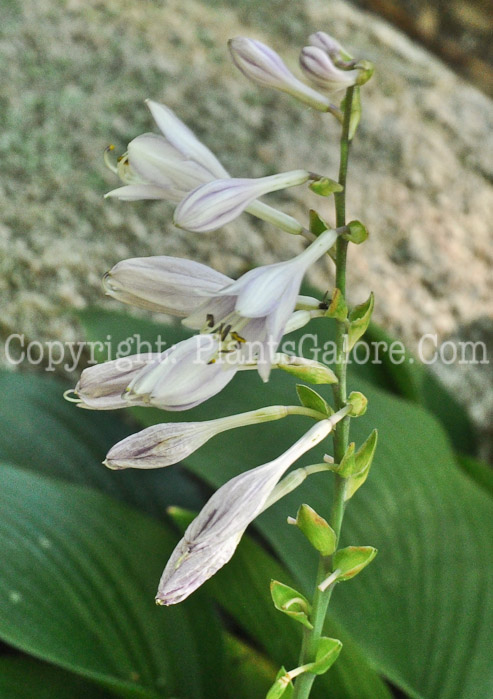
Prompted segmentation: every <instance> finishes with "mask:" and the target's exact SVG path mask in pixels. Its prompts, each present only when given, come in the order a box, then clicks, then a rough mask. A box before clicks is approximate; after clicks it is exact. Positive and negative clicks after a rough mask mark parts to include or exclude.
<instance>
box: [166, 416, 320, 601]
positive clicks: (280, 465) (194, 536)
mask: <svg viewBox="0 0 493 699" xmlns="http://www.w3.org/2000/svg"><path fill="white" fill-rule="evenodd" d="M331 429H332V422H331V421H330V420H322V421H321V422H318V423H317V424H316V425H314V426H313V427H312V428H311V429H310V430H309V431H308V432H307V433H306V434H305V435H304V436H303V437H301V439H299V440H298V441H297V442H296V443H295V444H293V446H292V447H290V448H289V449H288V450H287V451H286V452H284V454H282V455H281V456H279V457H278V458H277V459H274V461H270V462H269V463H267V464H264V465H263V466H258V467H257V468H254V469H252V470H250V471H246V472H245V473H241V474H240V475H238V476H236V477H235V478H232V479H231V480H230V481H228V482H227V483H225V485H223V486H222V487H221V488H219V490H218V491H216V492H215V493H214V495H213V496H212V497H211V498H210V500H209V501H208V502H207V503H206V505H205V506H204V507H203V509H202V510H201V512H200V513H199V514H198V515H197V517H196V518H195V519H194V520H193V522H192V523H191V524H190V525H189V527H188V528H187V530H186V531H185V534H184V536H183V539H182V540H181V541H180V542H179V544H178V546H177V547H176V548H175V550H174V552H173V553H172V555H171V558H170V559H169V561H168V563H167V565H166V568H165V570H164V573H163V575H162V577H161V580H160V583H159V588H158V593H157V597H156V601H157V603H158V604H165V605H170V604H177V603H178V602H181V601H183V600H184V599H186V598H187V597H188V596H189V595H190V594H191V593H192V592H194V591H195V590H196V589H197V588H198V587H200V586H201V585H202V584H203V583H204V582H205V581H206V580H208V579H209V578H210V577H211V576H212V575H214V573H216V572H217V571H218V570H219V569H220V568H221V567H222V566H223V565H224V564H225V563H227V562H228V561H229V559H230V558H231V557H232V555H233V553H234V551H235V549H236V546H237V545H238V542H239V541H240V539H241V536H242V534H243V532H244V531H245V529H246V527H247V526H248V525H249V524H250V522H252V521H253V520H254V519H255V517H257V515H258V514H259V513H260V512H261V511H262V509H263V507H264V505H265V503H266V501H267V500H268V498H269V496H270V494H271V493H272V491H273V490H274V488H275V486H276V484H277V482H278V481H279V480H280V478H281V477H282V475H283V474H284V472H285V471H286V470H287V469H288V468H289V467H290V466H291V464H292V463H294V462H295V461H296V460H297V459H299V458H300V456H302V455H303V454H304V453H305V452H307V451H308V450H309V449H311V448H312V447H314V446H315V445H316V444H318V443H319V442H320V441H321V440H322V439H324V437H326V436H327V434H328V433H329V432H330V430H331Z"/></svg>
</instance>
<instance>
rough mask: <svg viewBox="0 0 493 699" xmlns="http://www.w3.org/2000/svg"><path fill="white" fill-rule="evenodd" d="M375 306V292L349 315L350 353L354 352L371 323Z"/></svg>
mask: <svg viewBox="0 0 493 699" xmlns="http://www.w3.org/2000/svg"><path fill="white" fill-rule="evenodd" d="M374 304H375V299H374V296H373V292H372V293H371V294H370V296H369V298H368V300H367V301H365V302H364V303H362V304H360V305H359V306H355V307H354V308H353V310H352V311H351V312H350V314H349V329H348V344H347V349H348V351H350V350H352V348H353V347H354V345H355V344H356V343H357V342H358V340H359V339H360V337H362V336H363V335H364V334H365V332H366V329H367V327H368V325H369V323H370V319H371V314H372V313H373V306H374Z"/></svg>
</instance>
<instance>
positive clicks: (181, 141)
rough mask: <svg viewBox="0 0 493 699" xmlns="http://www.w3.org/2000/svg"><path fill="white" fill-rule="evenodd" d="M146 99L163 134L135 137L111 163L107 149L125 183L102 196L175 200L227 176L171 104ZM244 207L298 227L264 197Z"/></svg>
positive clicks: (291, 230)
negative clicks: (262, 200)
mask: <svg viewBox="0 0 493 699" xmlns="http://www.w3.org/2000/svg"><path fill="white" fill-rule="evenodd" d="M146 104H147V106H148V107H149V109H150V111H151V113H152V116H153V117H154V120H155V122H156V124H157V126H158V127H159V129H160V131H161V133H162V135H158V134H154V133H146V134H142V135H141V136H137V138H134V139H133V141H131V142H130V143H129V145H128V150H127V152H126V153H125V154H124V155H123V156H122V157H121V158H119V159H118V162H117V165H116V166H114V165H112V163H111V162H110V161H109V158H108V157H107V155H108V149H107V153H106V163H107V165H108V167H109V168H110V169H111V170H112V171H113V172H115V173H116V174H117V175H118V176H119V177H120V179H121V180H122V181H123V182H124V183H125V186H123V187H118V188H117V189H113V190H112V191H111V192H108V193H107V194H106V197H115V198H117V199H122V200H125V201H135V200H138V199H164V200H165V201H170V202H173V203H175V204H177V203H178V202H180V201H181V200H182V199H184V197H185V196H186V195H187V194H189V192H191V191H192V190H193V189H195V188H196V187H198V186H200V185H201V184H205V183H207V182H212V181H213V180H217V179H224V178H228V177H229V173H228V172H227V170H225V169H224V167H223V166H222V165H221V163H220V162H219V160H218V159H217V158H216V156H215V155H214V154H213V153H212V152H211V151H210V150H209V149H208V148H207V147H206V146H205V145H204V144H203V143H201V142H200V141H199V139H198V138H197V137H196V136H195V134H194V133H193V132H192V131H191V130H190V129H189V128H188V126H186V125H185V124H184V123H183V122H182V121H181V120H180V119H179V118H178V117H177V116H176V114H175V113H174V112H173V111H172V110H171V109H169V108H168V107H166V106H165V105H163V104H159V103H158V102H153V101H152V100H147V102H146ZM111 148H112V147H110V149H111ZM246 210H247V211H248V213H250V214H252V215H253V216H256V217H257V218H260V219H262V220H263V221H270V222H272V223H275V224H276V225H277V226H279V227H280V228H281V229H282V230H285V231H287V232H288V233H293V234H295V235H297V234H300V233H301V232H302V230H303V227H302V226H301V225H300V224H299V223H298V221H296V219H294V218H293V217H292V216H288V215H287V214H284V213H282V212H280V211H277V210H276V209H274V208H273V207H271V206H269V205H268V204H264V203H263V202H260V201H252V202H251V203H250V205H249V206H248V207H247V209H246Z"/></svg>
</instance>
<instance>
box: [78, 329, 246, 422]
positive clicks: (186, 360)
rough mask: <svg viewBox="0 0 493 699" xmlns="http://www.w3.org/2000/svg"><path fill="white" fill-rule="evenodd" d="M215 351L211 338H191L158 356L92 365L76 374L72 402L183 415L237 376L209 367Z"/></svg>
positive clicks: (228, 368)
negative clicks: (73, 400) (181, 413)
mask: <svg viewBox="0 0 493 699" xmlns="http://www.w3.org/2000/svg"><path fill="white" fill-rule="evenodd" d="M218 351H219V342H218V340H217V338H215V337H214V336H211V335H194V336H193V337H189V338H188V339H187V340H182V342H178V343H177V344H176V345H173V346H172V347H170V348H169V349H167V350H165V351H164V352H162V353H149V354H140V355H133V356H129V357H121V358H120V359H115V360H112V361H110V362H104V363H102V364H96V365H95V366H92V367H89V368H88V369H84V371H83V372H82V374H81V377H80V380H79V382H78V383H77V385H76V387H75V389H74V392H75V394H76V395H77V399H76V401H75V402H77V404H78V406H79V407H81V408H90V409H91V410H114V409H116V408H128V407H130V406H137V405H138V406H154V407H157V408H162V409H163V410H188V409H189V408H193V407H194V406H196V405H199V403H203V402H204V401H206V400H208V399H209V398H211V397H212V396H215V395H216V393H219V392H220V391H221V390H222V389H223V388H224V386H226V384H228V383H229V382H230V381H231V379H232V378H233V376H234V375H235V373H236V372H237V371H238V369H239V367H238V366H237V365H235V364H232V363H228V365H225V364H224V363H223V362H220V361H219V362H218V361H211V359H212V358H213V357H216V356H217V354H218Z"/></svg>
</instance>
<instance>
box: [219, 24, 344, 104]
mask: <svg viewBox="0 0 493 699" xmlns="http://www.w3.org/2000/svg"><path fill="white" fill-rule="evenodd" d="M228 45H229V50H230V52H231V57H232V59H233V62H234V64H235V65H236V67H237V68H239V70H241V72H242V73H243V75H246V77H247V78H250V80H253V82H255V83H257V84H258V85H262V86H263V87H271V88H274V89H275V90H280V91H281V92H286V93H288V94H289V95H292V96H293V97H296V99H298V100H300V101H301V102H303V103H305V104H308V105H309V106H310V107H313V108H314V109H318V110H319V111H322V112H327V111H331V109H332V105H331V103H330V102H329V100H328V99H327V98H326V97H325V96H324V95H321V94H320V93H318V92H317V91H316V90H314V89H313V88H311V87H309V86H308V85H305V83H303V82H301V80H298V78H296V77H295V76H294V75H293V74H292V73H291V71H290V70H288V68H287V67H286V64H285V63H284V61H283V60H282V58H281V57H280V56H279V55H278V54H277V53H276V52H275V51H274V50H273V49H271V48H270V47H269V46H266V45H265V44H263V43H262V42H261V41H257V40H256V39H248V38H247V37H243V36H240V37H236V38H235V39H230V41H229V43H228Z"/></svg>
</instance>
